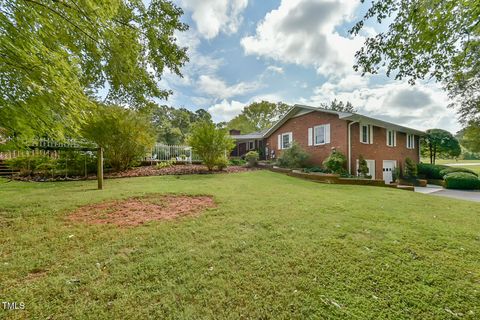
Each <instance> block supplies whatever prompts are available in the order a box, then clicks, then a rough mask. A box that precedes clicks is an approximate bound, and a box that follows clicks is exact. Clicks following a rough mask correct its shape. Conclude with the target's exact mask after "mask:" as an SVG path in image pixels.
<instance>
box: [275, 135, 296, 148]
mask: <svg viewBox="0 0 480 320" xmlns="http://www.w3.org/2000/svg"><path fill="white" fill-rule="evenodd" d="M284 136H288V144H289V146H288V147H284V146H283V137H284ZM278 142H279V146H280V149H279V150H284V149H288V148H290V146H291V145H292V142H293V134H292V132H284V133H281V134H279V135H278Z"/></svg>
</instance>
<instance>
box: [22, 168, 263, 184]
mask: <svg viewBox="0 0 480 320" xmlns="http://www.w3.org/2000/svg"><path fill="white" fill-rule="evenodd" d="M252 170H258V168H247V167H242V166H230V167H227V168H226V169H224V170H222V171H218V170H215V171H208V169H207V167H205V166H203V165H199V164H191V165H189V164H185V165H174V166H171V167H168V168H157V167H156V166H143V167H136V168H131V169H128V170H126V171H121V172H105V173H104V174H103V177H104V178H105V179H109V178H112V179H113V178H128V177H148V176H163V175H185V174H217V173H237V172H246V171H252ZM96 178H97V177H96V175H89V176H88V178H85V177H84V176H80V177H65V176H60V177H54V178H52V177H42V176H19V175H15V176H13V180H20V181H35V182H48V181H74V180H86V179H88V180H94V179H96Z"/></svg>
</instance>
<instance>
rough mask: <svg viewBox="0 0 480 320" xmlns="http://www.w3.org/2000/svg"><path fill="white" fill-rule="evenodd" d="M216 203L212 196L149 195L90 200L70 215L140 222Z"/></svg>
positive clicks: (125, 223) (72, 218)
mask: <svg viewBox="0 0 480 320" xmlns="http://www.w3.org/2000/svg"><path fill="white" fill-rule="evenodd" d="M213 207H215V202H214V201H213V198H212V197H211V196H188V195H148V196H144V197H134V198H129V199H124V200H114V201H107V202H102V203H97V204H90V205H87V206H83V207H80V208H78V209H77V210H75V211H74V212H73V213H71V214H70V215H69V216H68V219H69V220H70V221H73V222H83V223H88V224H113V225H117V226H120V227H124V226H127V227H128V226H137V225H141V224H144V223H146V222H149V221H157V220H172V219H175V218H178V217H184V216H196V215H198V214H200V213H201V212H202V211H204V210H205V209H207V208H213Z"/></svg>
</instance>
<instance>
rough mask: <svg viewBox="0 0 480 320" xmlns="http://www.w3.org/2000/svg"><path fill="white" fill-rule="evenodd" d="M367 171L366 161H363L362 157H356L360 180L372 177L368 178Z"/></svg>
mask: <svg viewBox="0 0 480 320" xmlns="http://www.w3.org/2000/svg"><path fill="white" fill-rule="evenodd" d="M369 171H370V169H368V163H367V160H365V158H364V157H363V156H362V155H359V156H358V170H357V172H358V175H359V176H360V177H362V178H367V177H368V178H371V177H372V176H371V175H370V176H369V174H368V173H369Z"/></svg>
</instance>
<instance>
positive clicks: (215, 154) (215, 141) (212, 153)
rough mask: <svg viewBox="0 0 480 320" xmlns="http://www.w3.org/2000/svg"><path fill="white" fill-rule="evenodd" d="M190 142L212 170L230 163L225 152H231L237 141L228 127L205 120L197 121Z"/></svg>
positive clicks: (189, 138)
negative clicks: (217, 125)
mask: <svg viewBox="0 0 480 320" xmlns="http://www.w3.org/2000/svg"><path fill="white" fill-rule="evenodd" d="M188 144H189V145H190V146H192V148H193V151H194V152H195V153H196V154H198V155H199V156H200V158H201V159H202V160H203V163H204V164H205V165H206V166H207V168H208V170H209V171H211V170H213V168H214V167H215V166H217V167H219V166H218V164H219V163H221V166H223V165H224V164H225V162H226V164H225V166H226V165H228V159H226V157H225V154H229V153H230V152H231V151H232V150H233V148H234V147H235V143H234V141H233V140H232V138H231V137H230V136H229V135H228V132H227V130H226V129H220V128H217V127H216V126H215V124H214V123H213V122H208V121H203V122H198V123H196V124H195V125H194V126H193V128H192V131H191V134H190V136H189V137H188Z"/></svg>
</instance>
